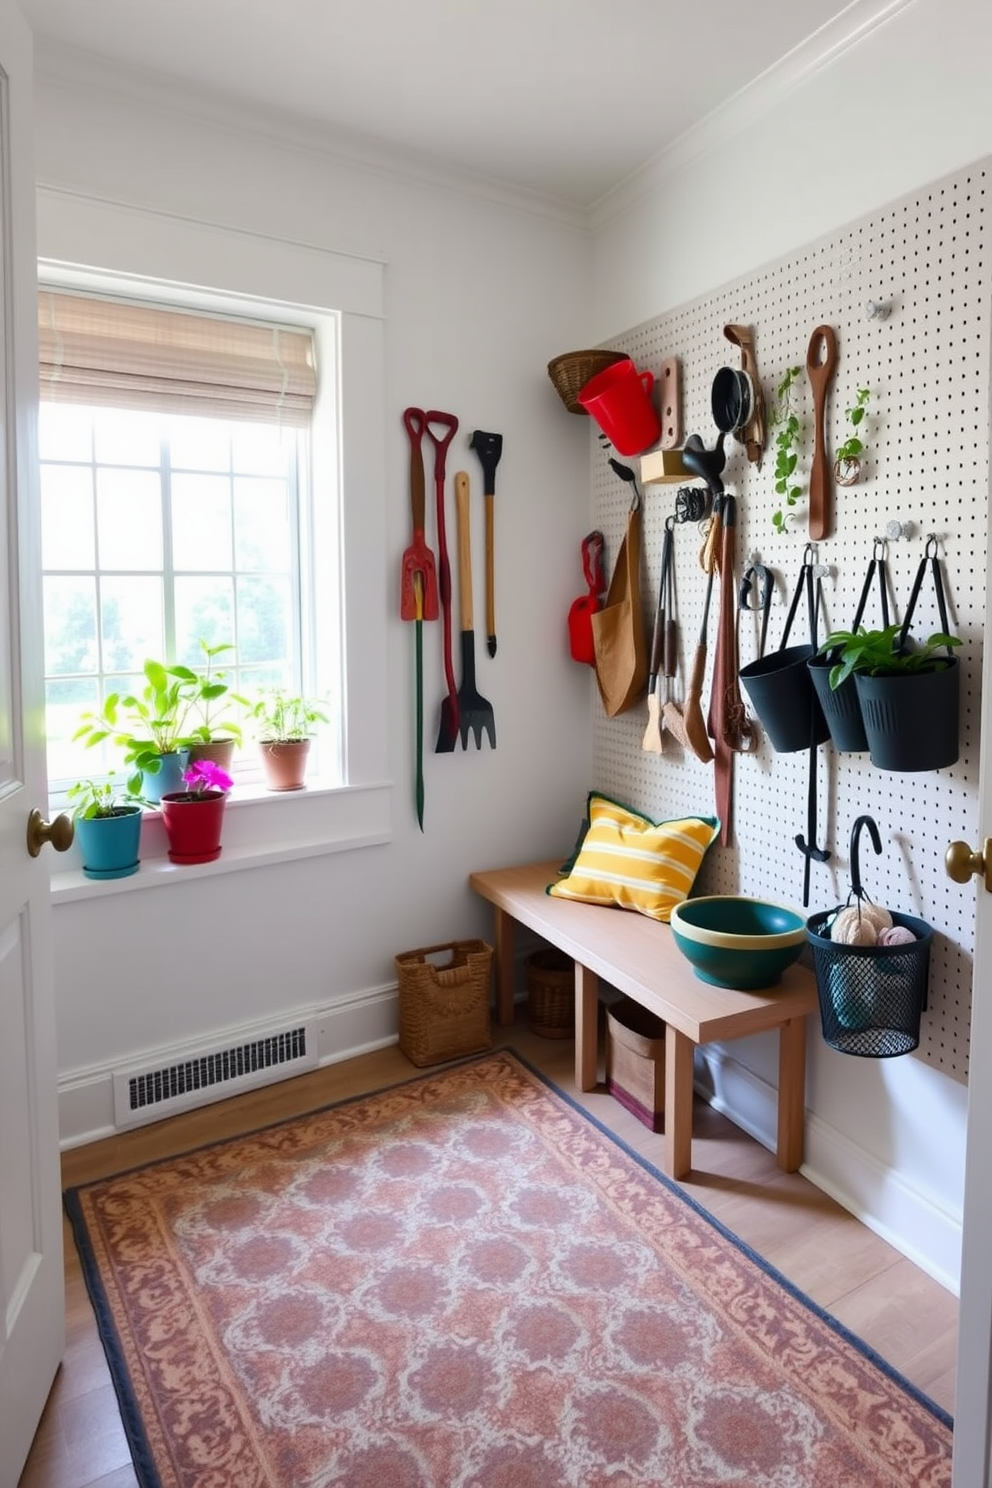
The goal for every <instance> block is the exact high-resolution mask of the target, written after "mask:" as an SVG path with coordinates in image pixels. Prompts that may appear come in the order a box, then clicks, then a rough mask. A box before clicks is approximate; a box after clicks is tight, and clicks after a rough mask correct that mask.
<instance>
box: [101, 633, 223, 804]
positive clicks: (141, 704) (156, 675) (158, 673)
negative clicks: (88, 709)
mask: <svg viewBox="0 0 992 1488" xmlns="http://www.w3.org/2000/svg"><path fill="white" fill-rule="evenodd" d="M144 675H145V686H144V688H142V690H141V692H136V693H128V694H126V695H125V696H124V697H122V696H121V695H120V693H117V692H111V693H108V694H107V696H106V698H105V699H104V703H103V707H102V708H101V709H100V711H99V712H98V713H84V714H83V721H82V723H81V724H80V726H79V728H78V729H77V730H76V732H75V733H74V734H73V736H72V737H73V739H74V740H75V739H82V740H84V742H85V744H86V747H87V748H92V747H93V745H95V744H102V743H103V741H104V740H105V739H110V740H111V742H112V743H114V744H116V745H118V746H119V747H120V748H121V749H123V751H124V763H125V764H127V765H132V766H133V772H132V774H131V775H130V776H129V777H128V790H129V791H131V792H132V794H135V795H137V794H138V792H139V790H140V787H141V776H142V772H145V771H146V772H148V773H149V774H157V773H158V771H159V770H160V769H161V756H162V755H163V754H174V753H175V751H176V750H177V749H180V748H182V747H183V745H184V744H185V743H186V741H187V725H188V721H189V716H190V712H191V710H192V708H193V705H194V701H195V694H196V690H197V685H198V682H199V679H198V678H197V676H196V674H195V673H194V672H191V671H190V669H189V667H167V666H164V665H163V663H162V662H160V661H153V660H148V661H146V662H145V665H144ZM190 679H192V681H191V680H190Z"/></svg>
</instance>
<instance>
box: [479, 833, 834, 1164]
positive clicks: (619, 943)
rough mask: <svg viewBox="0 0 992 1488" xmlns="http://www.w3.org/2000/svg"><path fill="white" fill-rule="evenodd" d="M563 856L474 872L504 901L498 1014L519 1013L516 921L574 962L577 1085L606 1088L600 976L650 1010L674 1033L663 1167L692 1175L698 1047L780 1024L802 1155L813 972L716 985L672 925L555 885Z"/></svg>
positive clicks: (782, 1063)
mask: <svg viewBox="0 0 992 1488" xmlns="http://www.w3.org/2000/svg"><path fill="white" fill-rule="evenodd" d="M559 876H560V875H559V873H558V868H557V865H556V864H555V863H532V864H528V865H527V866H525V867H522V868H499V869H492V870H488V871H486V872H481V873H472V874H470V875H469V886H470V888H472V889H473V890H474V891H475V893H477V894H479V895H480V896H481V897H482V898H483V899H486V900H488V901H489V903H490V904H492V905H493V906H494V907H495V911H496V925H495V938H494V950H495V970H496V1016H497V1020H498V1021H499V1023H501V1024H510V1023H512V1022H513V1001H514V982H515V961H514V947H513V938H514V926H515V925H517V924H520V925H526V926H527V928H528V929H529V930H533V931H535V932H536V933H537V934H538V935H540V936H541V937H542V938H543V939H544V940H546V941H548V942H549V944H551V945H553V946H557V947H558V948H559V950H562V951H564V953H565V954H566V955H567V956H569V957H571V958H572V960H573V961H574V962H575V1083H576V1085H577V1086H578V1088H579V1089H580V1090H595V1088H596V1085H597V1080H598V1070H599V1047H598V1045H599V1038H598V1028H599V1021H598V1013H599V978H600V977H602V978H604V980H605V981H607V982H608V983H609V984H610V985H611V986H613V987H616V988H617V989H618V991H620V992H623V993H624V994H625V995H626V996H627V997H632V998H633V999H634V1001H635V1002H639V1003H640V1004H641V1005H642V1006H643V1007H646V1008H649V1009H650V1010H651V1012H653V1013H656V1014H657V1015H658V1016H659V1017H660V1018H663V1019H664V1020H665V1023H666V1024H667V1028H666V1033H665V1133H664V1158H663V1163H662V1166H663V1167H664V1170H665V1172H666V1173H668V1174H669V1175H670V1176H671V1177H673V1178H681V1177H683V1176H684V1175H685V1174H686V1173H688V1172H689V1170H690V1168H691V1166H692V1094H693V1050H694V1048H695V1046H696V1045H697V1044H708V1043H712V1042H713V1041H714V1040H717V1039H719V1040H727V1039H738V1038H746V1037H747V1036H748V1035H749V1034H752V1033H765V1032H767V1031H768V1030H769V1029H777V1030H778V1039H779V1045H778V1135H777V1143H776V1158H777V1161H778V1165H779V1167H780V1168H783V1169H784V1170H785V1171H786V1172H787V1173H792V1172H795V1171H796V1169H797V1168H798V1167H799V1166H800V1164H801V1163H802V1160H803V1127H804V1123H805V1114H806V1019H807V1017H808V1016H809V1015H810V1013H812V1012H815V1011H816V1010H817V1007H818V1002H817V993H816V982H815V979H814V977H813V974H812V972H810V971H808V970H807V969H806V968H805V967H802V966H791V967H789V969H788V970H787V971H786V972H785V974H784V976H783V978H782V981H781V982H780V983H779V985H778V986H776V987H772V988H769V989H768V990H767V991H763V992H738V991H733V990H731V989H728V988H725V987H712V986H710V985H709V984H708V983H707V982H703V981H701V980H700V979H699V978H698V977H697V976H696V975H695V974H694V972H693V970H692V968H691V967H690V966H689V963H688V962H687V961H686V960H685V959H684V957H683V956H682V954H681V953H680V951H679V950H678V948H677V947H676V945H675V941H674V939H673V937H672V932H671V930H670V928H669V927H668V926H667V925H663V924H660V923H659V922H658V921H657V920H652V919H649V918H647V916H645V915H640V914H637V913H636V912H634V911H632V910H619V909H617V910H613V909H606V908H603V907H602V906H600V905H591V904H575V903H572V902H570V901H568V900H565V899H555V898H552V896H551V895H549V894H547V893H546V892H545V890H546V888H547V885H548V884H549V883H552V882H554V880H555V879H556V878H558V877H559Z"/></svg>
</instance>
